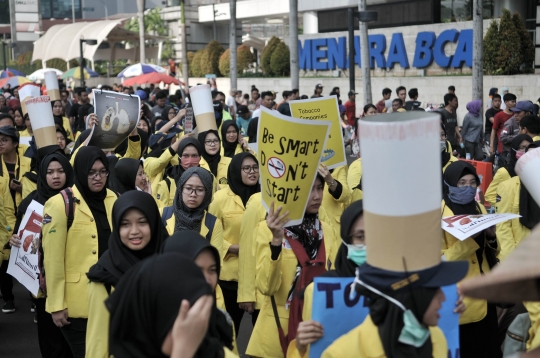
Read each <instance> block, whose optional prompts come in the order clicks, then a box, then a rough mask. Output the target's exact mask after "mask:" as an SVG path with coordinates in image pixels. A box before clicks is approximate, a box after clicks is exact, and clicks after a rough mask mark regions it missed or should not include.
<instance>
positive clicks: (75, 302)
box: [42, 146, 117, 358]
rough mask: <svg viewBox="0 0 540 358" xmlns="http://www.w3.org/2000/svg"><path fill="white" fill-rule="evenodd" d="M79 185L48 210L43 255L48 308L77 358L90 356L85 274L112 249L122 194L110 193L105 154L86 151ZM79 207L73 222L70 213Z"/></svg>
mask: <svg viewBox="0 0 540 358" xmlns="http://www.w3.org/2000/svg"><path fill="white" fill-rule="evenodd" d="M73 169H74V172H75V180H74V183H75V185H74V186H73V187H72V188H71V190H70V191H68V192H66V193H65V195H66V198H67V199H69V197H70V195H69V194H70V193H71V196H72V199H71V200H68V202H70V203H71V205H69V204H68V203H67V202H66V200H65V199H64V195H63V194H62V193H60V194H57V195H55V196H53V197H52V198H51V199H49V200H48V201H47V202H46V203H45V208H44V210H43V227H42V234H43V252H44V267H45V272H46V273H47V295H48V296H47V302H46V306H45V309H46V311H47V312H49V313H51V314H52V318H53V321H54V323H55V325H56V326H57V327H60V329H61V330H62V333H63V335H64V337H65V338H66V340H67V341H68V343H69V345H70V347H71V351H72V353H73V356H74V357H76V358H77V357H84V356H85V340H86V324H87V319H88V282H87V280H86V279H85V276H84V275H85V274H86V273H87V272H88V270H89V269H90V267H91V266H93V265H94V264H96V263H97V261H98V259H99V258H100V257H101V255H102V254H103V253H104V252H105V251H106V250H107V248H108V240H109V236H110V234H111V220H112V207H113V204H114V202H115V201H116V198H117V196H116V194H115V193H113V192H112V191H110V190H107V188H106V187H107V177H108V175H109V168H108V161H107V158H106V157H105V153H103V151H102V150H101V149H99V148H97V147H91V146H88V147H81V148H80V149H79V153H78V155H77V157H76V158H75V165H74V168H73ZM70 206H71V208H73V216H72V222H71V223H69V222H68V217H67V215H66V213H69V208H70Z"/></svg>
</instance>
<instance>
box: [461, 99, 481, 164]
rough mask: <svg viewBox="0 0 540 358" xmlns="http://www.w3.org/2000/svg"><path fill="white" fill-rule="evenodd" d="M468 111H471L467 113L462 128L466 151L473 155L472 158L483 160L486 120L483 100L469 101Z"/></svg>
mask: <svg viewBox="0 0 540 358" xmlns="http://www.w3.org/2000/svg"><path fill="white" fill-rule="evenodd" d="M467 111H469V113H467V114H466V115H465V118H464V119H463V127H462V128H461V138H462V139H463V144H464V145H465V151H466V153H469V154H470V155H471V158H470V159H473V160H483V159H484V152H483V151H482V143H483V141H484V122H483V119H482V114H481V111H482V101H480V100H475V101H471V102H469V103H467Z"/></svg>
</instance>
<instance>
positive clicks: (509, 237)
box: [497, 172, 520, 261]
mask: <svg viewBox="0 0 540 358" xmlns="http://www.w3.org/2000/svg"><path fill="white" fill-rule="evenodd" d="M497 173H498V172H497ZM518 183H519V181H518ZM519 189H520V186H519V185H516V182H515V181H514V180H506V181H504V182H502V183H501V184H500V185H499V186H498V188H497V196H498V197H500V201H499V202H498V203H497V212H498V213H514V214H519V213H518V212H515V210H514V206H516V203H514V200H515V198H516V194H518V195H519ZM517 207H519V203H518V205H517ZM513 222H514V220H506V221H503V222H502V223H499V224H497V239H498V240H499V244H500V248H501V252H500V254H499V259H500V260H501V261H502V260H504V258H505V257H506V256H507V255H508V254H509V253H511V252H512V251H514V249H515V248H516V245H517V240H516V237H515V235H514V230H513V228H512V224H513Z"/></svg>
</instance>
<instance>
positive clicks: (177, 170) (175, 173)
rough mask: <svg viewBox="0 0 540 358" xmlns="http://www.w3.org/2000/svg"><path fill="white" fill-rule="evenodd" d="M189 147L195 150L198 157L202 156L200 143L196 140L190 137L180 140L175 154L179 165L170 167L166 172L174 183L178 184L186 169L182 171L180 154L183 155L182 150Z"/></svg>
mask: <svg viewBox="0 0 540 358" xmlns="http://www.w3.org/2000/svg"><path fill="white" fill-rule="evenodd" d="M190 145H191V146H193V147H195V149H196V150H197V153H199V156H201V155H202V151H203V150H202V148H201V143H200V142H199V141H198V140H197V139H195V138H191V137H187V138H184V139H182V141H181V142H180V144H179V145H178V152H177V153H178V161H179V162H180V164H178V165H175V166H172V167H170V168H169V169H168V170H167V175H168V176H169V177H171V178H174V182H175V183H178V181H179V180H180V177H181V176H182V174H184V172H185V171H186V169H184V167H182V162H181V161H182V154H184V150H185V149H186V148H187V147H188V146H190Z"/></svg>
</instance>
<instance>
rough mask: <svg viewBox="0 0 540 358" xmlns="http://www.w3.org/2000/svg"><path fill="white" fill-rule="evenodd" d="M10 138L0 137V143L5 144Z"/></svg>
mask: <svg viewBox="0 0 540 358" xmlns="http://www.w3.org/2000/svg"><path fill="white" fill-rule="evenodd" d="M10 140H11V138H0V144H6V143H8V142H9V141H10Z"/></svg>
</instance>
